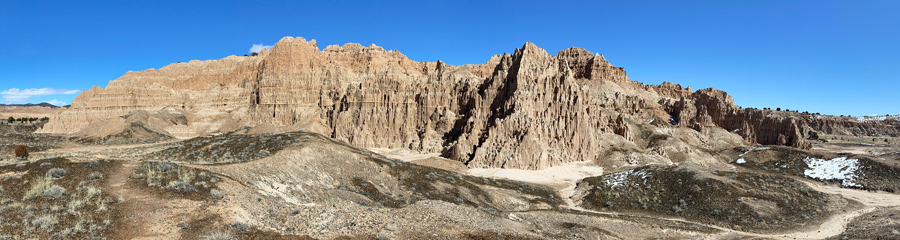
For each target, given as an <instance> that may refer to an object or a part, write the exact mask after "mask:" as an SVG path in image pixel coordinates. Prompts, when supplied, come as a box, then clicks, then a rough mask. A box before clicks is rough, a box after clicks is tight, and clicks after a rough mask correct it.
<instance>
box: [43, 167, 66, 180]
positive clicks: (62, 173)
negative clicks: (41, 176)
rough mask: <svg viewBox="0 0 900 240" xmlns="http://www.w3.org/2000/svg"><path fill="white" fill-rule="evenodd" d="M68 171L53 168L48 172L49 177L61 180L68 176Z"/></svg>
mask: <svg viewBox="0 0 900 240" xmlns="http://www.w3.org/2000/svg"><path fill="white" fill-rule="evenodd" d="M66 172H67V171H66V169H64V168H53V169H50V171H47V175H48V176H51V177H53V178H61V177H65V176H66Z"/></svg>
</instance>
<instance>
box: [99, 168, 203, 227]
mask: <svg viewBox="0 0 900 240" xmlns="http://www.w3.org/2000/svg"><path fill="white" fill-rule="evenodd" d="M140 165H141V163H140V162H129V161H122V165H121V166H120V167H119V168H118V169H116V170H115V171H114V172H113V173H112V174H111V175H110V176H109V180H108V181H107V186H105V187H104V190H105V191H108V192H109V194H111V195H113V196H121V199H122V200H124V202H122V203H121V205H120V206H119V207H118V208H117V210H118V211H119V212H118V215H119V217H118V219H117V223H116V224H117V225H119V226H117V228H116V230H115V231H114V233H113V235H112V236H113V237H112V238H114V239H179V238H180V233H179V229H178V228H177V225H178V224H179V223H183V222H187V221H189V219H190V218H191V213H192V212H194V211H195V210H196V209H197V208H198V205H199V204H197V203H196V202H193V201H188V200H183V199H165V198H161V197H160V196H158V195H156V194H154V193H152V192H148V191H147V190H146V189H139V188H140V187H141V186H138V185H137V184H134V183H129V178H130V177H131V175H132V173H134V169H135V168H137V167H138V166H140Z"/></svg>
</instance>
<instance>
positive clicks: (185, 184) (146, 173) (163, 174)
mask: <svg viewBox="0 0 900 240" xmlns="http://www.w3.org/2000/svg"><path fill="white" fill-rule="evenodd" d="M136 171H137V172H136V173H135V174H132V176H131V179H134V180H138V181H141V180H142V181H141V182H143V184H145V185H146V186H149V187H155V188H160V189H166V190H173V191H171V192H173V193H178V194H179V195H181V196H183V197H187V198H189V199H202V198H205V197H215V194H213V193H212V191H211V190H210V195H209V196H202V195H200V194H197V193H200V192H206V189H212V188H213V187H214V186H215V183H212V181H211V180H212V179H213V178H216V177H215V176H214V174H210V173H209V172H206V171H204V170H198V169H194V168H191V167H184V166H179V165H176V164H172V163H162V162H145V163H144V164H142V165H141V166H140V167H138V168H137V169H136ZM198 172H199V173H198ZM201 190H203V191H201ZM216 191H218V190H216ZM219 194H221V192H219Z"/></svg>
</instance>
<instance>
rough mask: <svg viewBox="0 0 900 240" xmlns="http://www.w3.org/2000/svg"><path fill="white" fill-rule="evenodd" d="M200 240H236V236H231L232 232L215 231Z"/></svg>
mask: <svg viewBox="0 0 900 240" xmlns="http://www.w3.org/2000/svg"><path fill="white" fill-rule="evenodd" d="M200 239H204V240H230V239H234V236H232V235H231V232H226V231H221V230H219V231H215V232H211V233H209V234H207V235H203V236H200Z"/></svg>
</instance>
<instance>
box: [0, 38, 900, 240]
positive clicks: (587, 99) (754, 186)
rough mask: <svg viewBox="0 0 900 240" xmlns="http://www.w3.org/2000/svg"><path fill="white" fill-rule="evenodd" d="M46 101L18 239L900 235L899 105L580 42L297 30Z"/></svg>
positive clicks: (5, 203) (15, 225) (17, 188)
mask: <svg viewBox="0 0 900 240" xmlns="http://www.w3.org/2000/svg"><path fill="white" fill-rule="evenodd" d="M10 111H20V112H22V111H24V112H28V111H31V110H27V111H25V110H21V109H19V110H15V109H12V110H10ZM42 113H47V114H49V118H50V121H49V122H46V123H43V122H41V124H31V125H25V124H17V123H14V124H0V150H2V151H0V239H32V238H36V239H94V238H106V239H646V238H653V239H657V238H665V239H669V238H671V239H746V238H755V239H825V238H829V239H874V238H882V239H897V238H898V236H900V196H898V195H897V193H898V192H900V167H898V166H897V164H898V162H900V117H897V116H882V117H844V116H829V115H821V114H815V113H805V112H803V113H801V112H798V111H780V110H770V109H753V108H742V107H739V106H738V105H736V104H735V103H734V102H733V100H732V98H731V97H730V96H729V95H728V94H726V93H725V92H723V91H720V90H715V89H700V90H696V91H695V90H693V89H691V88H685V87H682V86H680V85H678V84H674V83H668V82H665V83H662V84H660V85H648V84H643V83H640V82H635V81H632V80H630V79H629V78H628V77H627V75H626V72H625V70H624V68H622V67H616V66H614V65H612V64H611V63H610V62H609V61H607V60H606V58H605V57H604V56H603V55H600V54H597V53H592V52H589V51H587V50H585V49H581V48H569V49H564V50H562V51H560V52H558V53H556V54H550V53H548V52H546V51H545V50H543V49H541V48H538V47H537V46H535V45H534V44H531V43H526V44H525V45H524V46H522V47H521V48H519V49H515V51H513V52H512V53H504V54H502V55H495V56H493V57H491V58H490V60H488V61H487V62H486V63H484V64H468V65H461V66H453V65H448V64H445V63H443V62H440V61H438V62H416V61H413V60H410V59H408V58H407V57H406V56H404V55H403V54H401V53H400V52H399V51H396V50H392V51H388V50H385V49H383V48H381V47H378V46H375V45H371V46H368V47H364V46H362V45H360V44H355V43H348V44H344V45H343V46H337V45H332V46H328V47H325V48H324V49H319V47H318V45H317V44H316V41H315V40H310V41H307V40H305V39H303V38H291V37H285V38H283V39H281V40H280V41H279V42H278V43H277V44H275V45H274V47H273V48H272V49H271V50H268V49H264V50H262V51H261V52H259V53H258V54H254V55H252V56H229V57H226V58H223V59H219V60H208V61H197V60H193V61H190V62H185V63H181V62H179V63H173V64H170V65H168V66H165V67H163V68H160V69H150V70H145V71H137V72H128V73H126V74H125V75H123V76H122V77H120V78H119V79H116V80H113V81H111V82H110V83H109V85H108V86H106V87H105V88H100V87H93V88H91V89H89V90H85V91H83V92H82V93H81V94H80V95H79V96H78V97H76V99H75V100H74V101H73V103H72V105H71V106H70V107H68V108H64V109H54V110H53V111H48V112H42ZM19 145H25V146H27V149H28V150H29V152H30V154H29V156H27V157H24V156H14V155H13V149H15V148H17V147H18V146H19Z"/></svg>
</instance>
